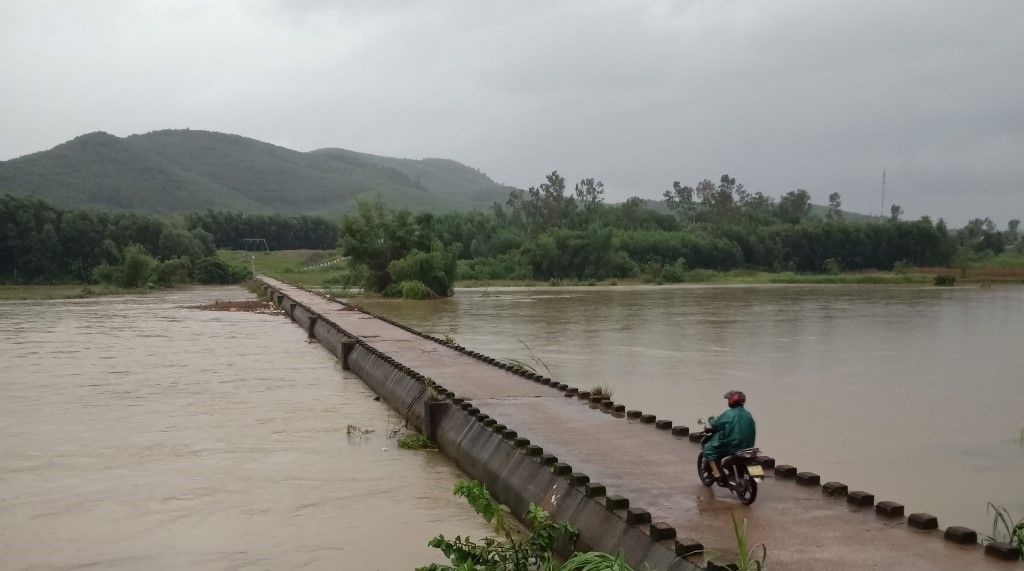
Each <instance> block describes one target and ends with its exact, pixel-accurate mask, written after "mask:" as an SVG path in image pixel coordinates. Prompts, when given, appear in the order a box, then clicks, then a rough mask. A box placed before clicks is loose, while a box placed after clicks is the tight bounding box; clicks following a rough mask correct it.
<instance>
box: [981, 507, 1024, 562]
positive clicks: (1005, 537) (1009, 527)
mask: <svg viewBox="0 0 1024 571" xmlns="http://www.w3.org/2000/svg"><path fill="white" fill-rule="evenodd" d="M986 510H987V511H991V512H992V514H993V515H992V535H989V536H988V537H986V538H985V541H984V542H985V543H988V542H992V541H1005V542H1007V543H1009V544H1011V545H1015V546H1017V547H1019V548H1021V549H1022V550H1024V518H1019V519H1014V518H1013V516H1011V515H1010V510H1008V509H1006V506H997V505H996V504H993V503H992V502H989V503H988V506H987V507H986ZM1021 558H1022V559H1024V553H1022V554H1021Z"/></svg>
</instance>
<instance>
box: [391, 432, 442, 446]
mask: <svg viewBox="0 0 1024 571" xmlns="http://www.w3.org/2000/svg"><path fill="white" fill-rule="evenodd" d="M398 447H399V448H404V449H406V450H437V444H434V443H433V442H431V441H430V440H429V439H428V438H427V437H426V436H423V435H422V434H420V433H418V432H414V433H412V434H406V435H405V436H403V437H401V438H399V439H398Z"/></svg>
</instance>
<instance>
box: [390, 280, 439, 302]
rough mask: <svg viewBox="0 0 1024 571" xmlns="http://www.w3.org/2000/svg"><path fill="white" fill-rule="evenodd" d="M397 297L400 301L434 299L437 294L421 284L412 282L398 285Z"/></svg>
mask: <svg viewBox="0 0 1024 571" xmlns="http://www.w3.org/2000/svg"><path fill="white" fill-rule="evenodd" d="M397 289H398V296H400V297H401V298H402V299H434V298H436V297H437V294H435V293H434V292H432V291H430V288H428V287H427V286H425V285H423V282H420V281H416V280H412V281H406V282H402V283H400V284H398V287H397Z"/></svg>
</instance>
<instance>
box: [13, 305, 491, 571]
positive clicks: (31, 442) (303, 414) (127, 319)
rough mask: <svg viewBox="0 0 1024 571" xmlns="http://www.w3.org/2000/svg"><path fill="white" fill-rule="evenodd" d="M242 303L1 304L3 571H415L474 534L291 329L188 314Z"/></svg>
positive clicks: (421, 464) (441, 489)
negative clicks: (438, 548)
mask: <svg viewBox="0 0 1024 571" xmlns="http://www.w3.org/2000/svg"><path fill="white" fill-rule="evenodd" d="M248 296H249V294H248V292H246V291H244V290H242V289H241V288H234V287H230V288H197V289H191V290H184V291H175V292H169V293H155V294H151V295H146V296H136V297H121V298H101V299H92V300H73V301H48V302H3V303H0V569H5V570H6V569H79V568H97V569H298V568H304V569H387V570H390V569H411V568H413V567H414V566H416V565H417V564H423V563H426V562H430V561H437V560H438V558H437V555H436V552H434V551H433V550H431V549H430V548H428V547H427V546H426V542H427V541H428V540H429V539H430V538H431V537H432V536H434V535H436V534H437V533H445V534H450V535H454V534H457V533H470V534H472V535H476V536H480V535H483V534H484V533H486V532H487V528H486V526H485V524H483V522H482V520H480V519H479V517H478V516H477V515H476V514H474V513H473V512H472V511H471V510H470V508H469V507H468V506H467V505H466V504H465V503H464V502H463V501H462V500H460V499H457V498H454V497H452V495H451V489H452V485H453V484H454V482H455V481H456V480H457V479H458V478H460V477H464V476H463V475H462V474H461V473H460V472H459V471H458V470H457V468H455V467H454V466H453V465H452V464H451V463H450V462H449V461H447V460H446V459H445V458H444V457H442V456H440V455H439V454H438V453H427V452H410V451H404V450H399V449H398V448H397V446H396V445H395V441H394V440H392V439H389V438H388V433H389V432H390V431H391V430H392V429H393V428H396V427H400V426H401V422H400V421H399V420H398V418H397V417H396V416H395V415H394V414H393V413H391V411H390V410H389V409H388V408H387V407H386V406H385V405H383V404H382V403H379V402H374V401H373V394H372V393H371V392H370V391H369V389H367V388H366V386H365V385H363V383H362V382H361V381H360V380H359V379H358V378H355V377H353V376H351V375H348V374H347V373H345V372H343V371H342V370H341V368H340V366H339V365H338V363H337V362H336V360H335V359H334V358H333V357H332V356H331V355H329V354H328V353H327V352H325V351H323V350H322V349H320V347H319V346H318V345H316V344H308V343H306V338H305V334H304V332H303V331H302V330H301V329H299V328H298V327H295V325H294V324H292V323H291V322H289V321H288V320H287V319H286V318H285V317H282V316H272V315H258V314H253V313H244V312H239V313H232V312H217V311H199V310H193V309H184V308H183V307H182V306H183V305H191V304H200V303H208V302H212V301H215V300H217V299H242V298H245V297H248ZM350 424H351V425H354V426H357V427H360V428H363V429H368V430H372V431H373V432H372V433H369V434H349V433H348V425H350ZM384 448H388V449H389V450H384Z"/></svg>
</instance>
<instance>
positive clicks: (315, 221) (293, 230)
mask: <svg viewBox="0 0 1024 571" xmlns="http://www.w3.org/2000/svg"><path fill="white" fill-rule="evenodd" d="M185 226H186V227H187V228H189V229H196V228H199V229H201V230H203V231H205V232H208V233H209V234H210V235H212V236H213V241H214V243H215V244H216V245H217V247H218V248H226V249H231V250H240V249H244V247H243V246H244V240H246V239H253V238H256V239H264V240H266V241H267V245H268V247H269V249H271V250H301V249H310V250H330V249H333V248H334V247H335V245H336V244H337V241H338V225H337V224H335V223H334V222H332V221H330V220H328V219H326V218H323V217H320V216H307V215H302V214H247V213H244V212H230V211H224V210H206V211H203V212H190V213H188V214H186V215H185Z"/></svg>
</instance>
